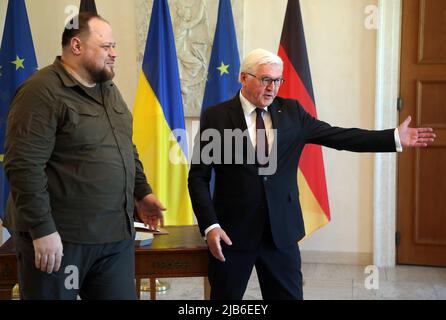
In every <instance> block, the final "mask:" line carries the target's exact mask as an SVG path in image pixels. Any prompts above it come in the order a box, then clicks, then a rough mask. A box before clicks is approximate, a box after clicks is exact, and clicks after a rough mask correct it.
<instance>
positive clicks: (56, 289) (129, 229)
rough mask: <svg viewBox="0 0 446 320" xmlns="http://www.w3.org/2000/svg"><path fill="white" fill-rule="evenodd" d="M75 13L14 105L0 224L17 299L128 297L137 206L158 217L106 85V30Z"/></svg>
mask: <svg viewBox="0 0 446 320" xmlns="http://www.w3.org/2000/svg"><path fill="white" fill-rule="evenodd" d="M76 18H78V21H79V28H77V29H70V28H68V27H67V28H65V30H64V33H63V35H62V56H61V57H57V58H56V60H55V61H54V63H53V64H52V65H50V66H48V67H46V68H44V69H42V70H40V71H39V72H37V73H36V74H34V75H33V76H32V77H30V78H29V79H28V80H27V81H26V82H25V83H24V84H23V85H22V86H21V87H20V88H19V89H18V91H17V93H16V95H15V97H14V99H13V101H12V103H11V107H10V112H9V116H8V124H7V132H6V142H5V159H4V161H5V165H4V166H5V171H6V174H7V178H8V180H9V183H10V186H11V196H10V198H9V199H8V204H7V213H6V217H5V221H4V225H5V226H6V227H7V228H8V229H9V230H10V231H11V232H12V234H13V236H14V238H15V241H16V247H17V258H18V266H19V279H20V288H21V296H22V298H24V299H75V298H76V296H77V295H78V294H79V295H80V296H81V298H84V299H134V298H135V297H136V296H135V285H134V245H133V239H134V234H135V231H134V228H133V213H134V207H135V204H136V209H137V210H136V211H137V214H138V218H139V219H141V220H142V221H143V222H145V223H146V224H148V225H149V226H151V227H156V225H158V223H159V222H160V223H161V224H162V223H163V220H162V219H163V214H162V210H164V208H163V206H162V204H161V203H160V202H159V201H158V199H157V198H156V197H155V195H154V194H153V193H152V190H151V188H150V186H149V184H148V183H147V181H146V177H145V175H144V172H143V168H142V164H141V162H140V161H139V159H138V154H137V152H136V148H135V146H134V145H133V143H132V116H131V114H130V112H129V111H128V109H127V106H126V104H125V102H124V100H123V99H122V97H121V95H120V93H119V91H118V89H117V87H116V86H115V85H114V83H113V82H112V81H111V80H112V79H113V77H114V63H115V59H116V57H117V55H116V51H115V40H114V38H113V34H112V29H111V27H110V25H109V24H108V23H107V22H106V21H105V20H103V19H102V18H101V17H99V16H97V15H94V14H92V13H81V14H80V15H79V16H78V17H76ZM76 18H75V19H76ZM148 138H150V137H148ZM134 199H135V200H136V201H135V200H134ZM67 270H68V271H67ZM68 276H70V277H77V278H75V279H73V278H70V279H68V278H67V277H68ZM67 279H68V280H69V281H67Z"/></svg>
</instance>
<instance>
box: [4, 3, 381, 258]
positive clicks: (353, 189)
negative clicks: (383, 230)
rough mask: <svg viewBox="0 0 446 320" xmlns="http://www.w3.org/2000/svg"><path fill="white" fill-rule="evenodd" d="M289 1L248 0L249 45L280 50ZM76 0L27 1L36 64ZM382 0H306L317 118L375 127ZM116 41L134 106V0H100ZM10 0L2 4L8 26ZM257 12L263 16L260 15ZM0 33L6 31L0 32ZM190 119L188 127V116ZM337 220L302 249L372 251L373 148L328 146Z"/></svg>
mask: <svg viewBox="0 0 446 320" xmlns="http://www.w3.org/2000/svg"><path fill="white" fill-rule="evenodd" d="M286 2H287V1H286V0H274V1H272V0H245V26H244V33H245V39H244V45H243V47H242V49H243V51H244V52H248V51H249V50H251V49H254V48H257V47H263V48H265V49H268V50H271V51H273V52H277V48H278V43H279V40H280V34H281V28H282V23H283V18H284V13H285V7H286ZM73 3H74V4H77V3H78V1H74V0H38V1H36V0H27V1H26V4H27V8H28V14H29V19H30V24H31V28H32V31H33V38H34V45H35V49H36V54H37V59H38V63H39V66H40V67H42V66H44V65H46V64H49V63H51V62H52V61H53V59H54V57H55V55H57V54H59V52H60V45H59V43H60V34H61V31H62V28H63V23H64V20H65V17H66V14H65V13H64V8H65V6H66V5H69V4H73ZM376 3H377V0H336V1H333V0H301V4H302V13H303V19H304V25H305V31H306V37H307V46H308V53H309V58H310V66H311V71H312V76H313V87H314V93H315V100H316V105H317V110H318V114H319V118H321V119H323V120H325V121H328V122H330V123H332V124H336V125H339V126H356V127H363V128H373V123H374V90H375V57H376V54H375V46H376V31H373V30H372V31H371V30H366V28H365V27H364V20H365V18H366V14H365V13H364V9H365V8H366V6H368V5H371V4H376ZM96 4H97V8H98V11H99V12H100V13H101V15H102V16H104V18H106V19H108V20H109V21H110V23H111V25H112V27H113V30H114V35H115V38H116V40H117V43H118V53H119V58H118V62H117V76H116V83H117V84H118V86H119V88H120V90H121V92H122V93H123V96H124V98H125V99H126V101H127V103H128V105H129V107H130V108H132V106H133V100H134V96H135V92H136V86H137V79H138V74H139V66H138V65H137V62H136V35H135V28H134V17H135V11H134V10H135V9H134V5H133V1H119V0H96ZM5 10H6V5H5V1H1V4H0V27H1V31H0V32H2V31H3V25H2V24H3V22H4V12H5ZM259 17H260V18H259ZM0 35H1V34H0ZM186 126H187V128H188V129H190V127H191V119H187V121H186ZM324 157H325V169H326V176H327V185H328V193H329V200H330V209H331V214H332V222H331V223H330V224H328V225H327V226H326V227H324V228H323V229H321V230H319V231H318V232H317V233H316V234H314V235H313V236H312V237H311V238H310V239H308V240H306V241H305V243H304V244H303V246H302V250H312V251H313V250H314V251H332V252H362V253H371V252H372V247H373V239H372V234H373V230H372V228H373V203H372V200H373V155H368V154H361V155H360V154H354V153H347V152H339V151H333V150H330V149H324Z"/></svg>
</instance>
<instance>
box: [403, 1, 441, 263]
mask: <svg viewBox="0 0 446 320" xmlns="http://www.w3.org/2000/svg"><path fill="white" fill-rule="evenodd" d="M402 21H403V25H402V51H401V54H402V60H401V89H400V90H401V92H400V97H401V98H402V101H403V104H404V106H403V109H402V110H401V112H400V122H401V121H403V120H404V119H405V118H406V117H407V116H408V115H411V116H412V119H413V120H412V124H411V125H413V126H422V127H432V128H434V130H435V132H436V134H437V138H436V141H435V143H434V144H433V145H432V146H431V147H429V148H427V149H411V150H409V149H407V150H405V151H404V152H403V153H402V154H399V156H398V196H397V197H398V198H397V236H398V237H397V238H399V245H398V244H397V263H399V264H416V265H432V266H446V1H445V0H403V20H402ZM397 243H398V241H397Z"/></svg>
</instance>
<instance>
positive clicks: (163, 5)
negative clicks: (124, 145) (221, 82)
mask: <svg viewBox="0 0 446 320" xmlns="http://www.w3.org/2000/svg"><path fill="white" fill-rule="evenodd" d="M185 132H186V131H185V125H184V114H183V101H182V97H181V89H180V76H179V71H178V62H177V55H176V51H175V44H174V37H173V31H172V22H171V19H170V14H169V6H168V3H167V0H155V1H154V3H153V9H152V16H151V19H150V26H149V33H148V36H147V43H146V48H145V53H144V59H143V63H142V72H141V75H140V78H139V84H138V91H137V93H136V99H135V105H134V109H133V141H134V143H135V145H136V147H137V149H138V153H139V156H140V159H141V161H142V163H143V165H144V169H145V173H146V175H147V178H148V180H149V182H150V185H151V186H152V189H153V190H154V192H155V194H156V195H157V197H158V199H159V200H160V201H161V202H162V203H163V204H164V206H165V207H166V208H167V211H166V213H165V216H164V223H165V224H166V225H187V224H192V223H193V216H192V205H191V202H190V198H189V192H188V188H187V174H188V162H187V159H188V158H187V154H188V150H187V140H186V134H185Z"/></svg>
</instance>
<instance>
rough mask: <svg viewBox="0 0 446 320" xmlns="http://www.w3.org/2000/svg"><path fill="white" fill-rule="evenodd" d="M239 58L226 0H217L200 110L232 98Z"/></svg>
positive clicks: (235, 85) (230, 11)
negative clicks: (216, 17) (215, 17)
mask: <svg viewBox="0 0 446 320" xmlns="http://www.w3.org/2000/svg"><path fill="white" fill-rule="evenodd" d="M239 70H240V58H239V54H238V47H237V37H236V35H235V28H234V19H233V16H232V8H231V1H230V0H220V3H219V5H218V19H217V27H216V28H215V37H214V44H213V45H212V53H211V60H210V62H209V70H208V78H207V82H206V88H205V90H204V98H203V105H202V108H201V111H202V112H203V111H204V110H206V108H208V107H210V106H213V105H216V104H218V103H220V102H223V101H226V100H229V99H230V98H233V97H234V96H235V94H236V93H237V91H238V90H240V87H241V85H240V82H239V81H238V75H239Z"/></svg>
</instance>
